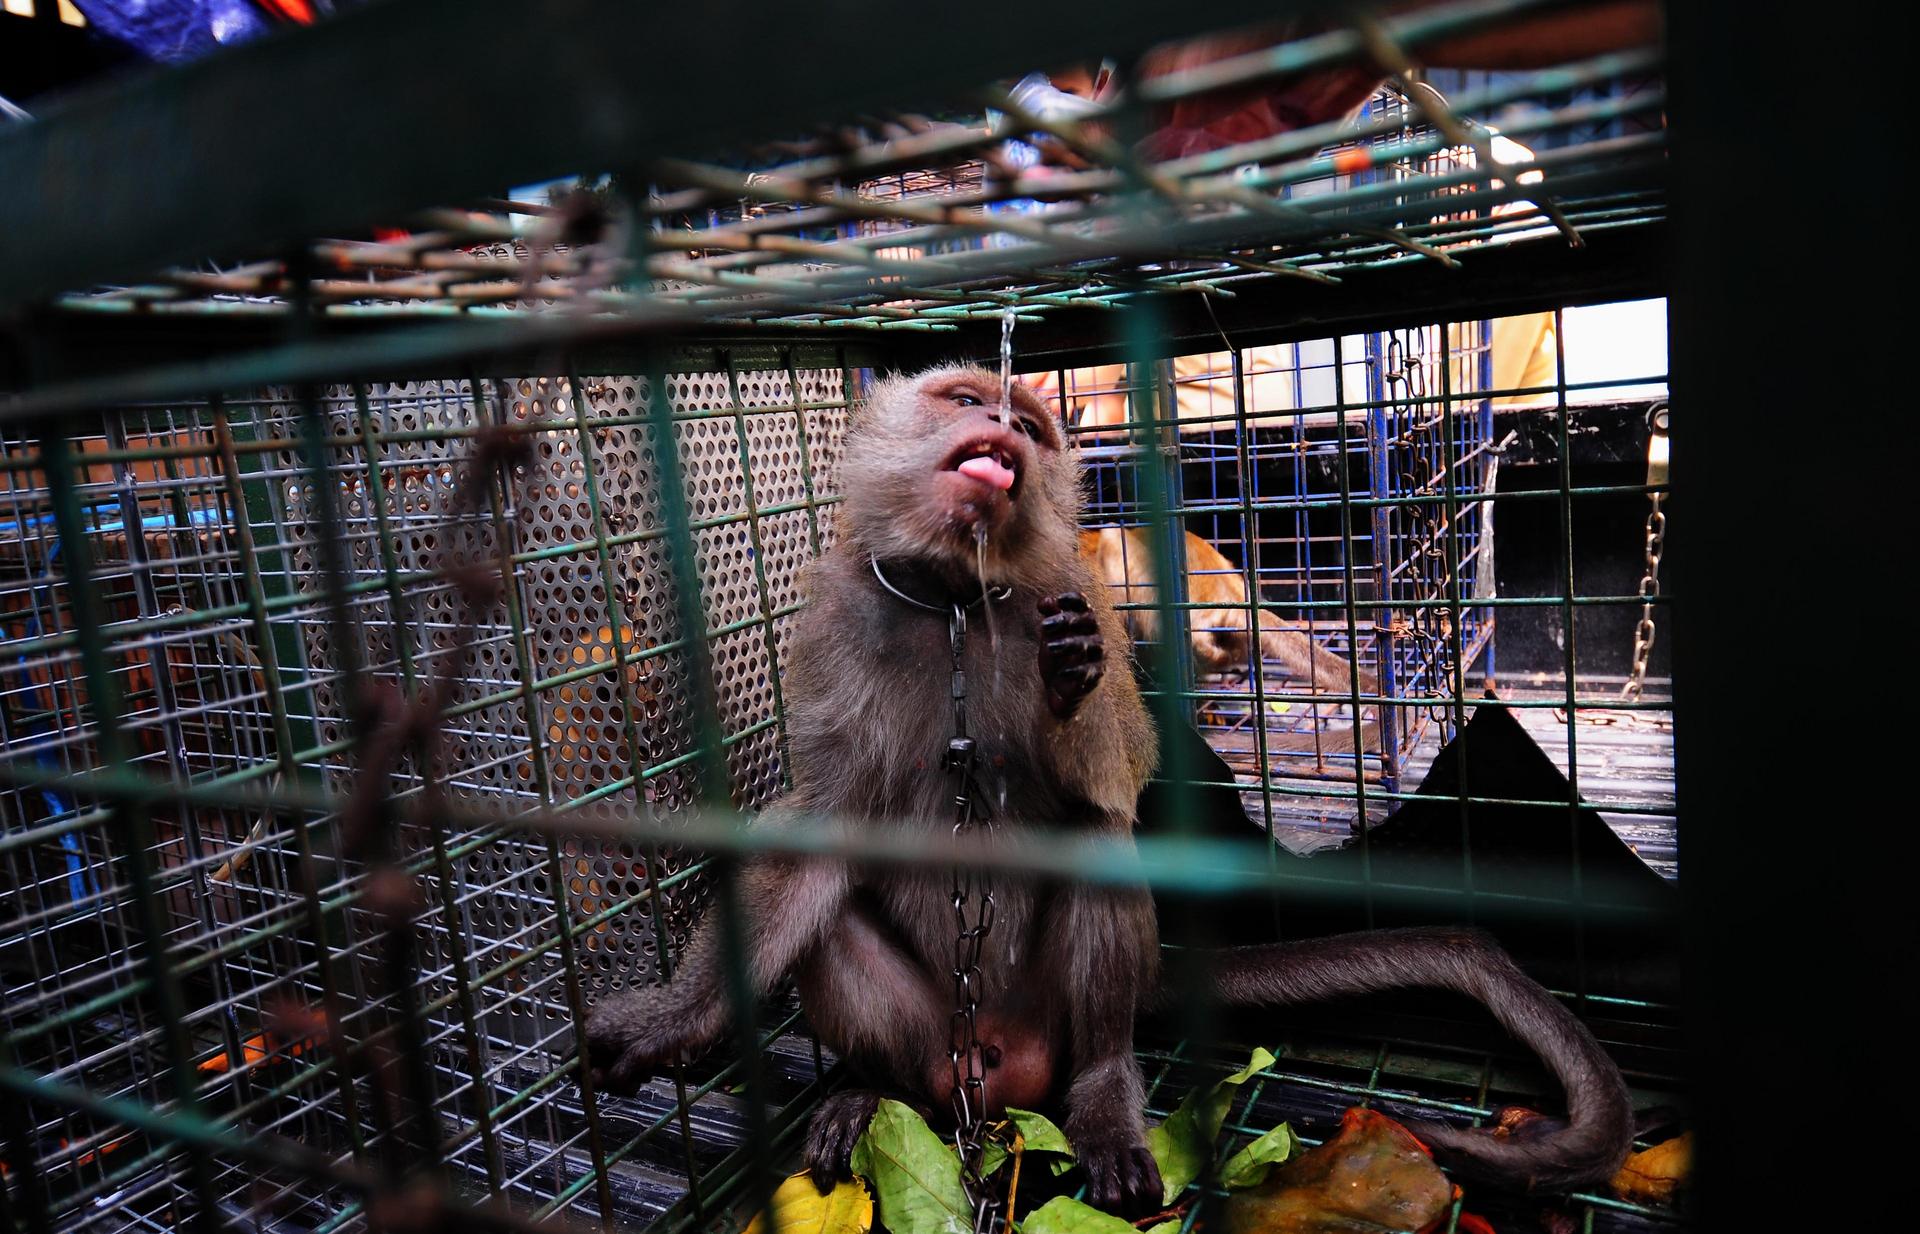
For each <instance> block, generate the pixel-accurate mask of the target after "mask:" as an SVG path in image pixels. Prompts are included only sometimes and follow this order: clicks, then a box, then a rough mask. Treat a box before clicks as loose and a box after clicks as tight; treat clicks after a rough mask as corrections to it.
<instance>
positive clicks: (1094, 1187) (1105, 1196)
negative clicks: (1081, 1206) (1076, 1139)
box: [1080, 1144, 1162, 1217]
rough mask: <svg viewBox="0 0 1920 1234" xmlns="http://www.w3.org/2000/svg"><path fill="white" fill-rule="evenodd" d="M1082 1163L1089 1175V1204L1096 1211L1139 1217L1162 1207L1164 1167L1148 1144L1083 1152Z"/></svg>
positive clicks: (1081, 1155)
mask: <svg viewBox="0 0 1920 1234" xmlns="http://www.w3.org/2000/svg"><path fill="white" fill-rule="evenodd" d="M1080 1164H1081V1165H1082V1166H1083V1167H1084V1168H1085V1169H1086V1172H1087V1202H1088V1203H1090V1204H1092V1205H1093V1206H1094V1207H1095V1208H1098V1209H1102V1210H1104V1211H1106V1212H1110V1213H1119V1214H1120V1215H1121V1216H1123V1217H1135V1216H1139V1215H1140V1214H1142V1213H1150V1212H1152V1211H1154V1210H1155V1209H1156V1208H1158V1207H1160V1198H1161V1190H1162V1188H1161V1184H1160V1167H1159V1165H1157V1164H1156V1163H1155V1162H1154V1160H1153V1154H1152V1153H1151V1152H1149V1151H1147V1146H1146V1145H1144V1144H1134V1145H1127V1146H1122V1147H1114V1148H1106V1147H1101V1148H1096V1149H1095V1150H1094V1151H1093V1152H1091V1153H1088V1152H1085V1151H1083V1152H1081V1154H1080Z"/></svg>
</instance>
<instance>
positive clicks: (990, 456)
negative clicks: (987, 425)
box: [941, 438, 1020, 498]
mask: <svg viewBox="0 0 1920 1234" xmlns="http://www.w3.org/2000/svg"><path fill="white" fill-rule="evenodd" d="M941 470H942V471H956V472H959V473H960V474H961V475H963V476H966V477H967V478H968V479H970V480H977V481H979V482H980V483H981V484H985V485H987V486H988V487H990V488H997V489H999V490H1000V491H1001V492H1003V493H1005V494H1006V495H1007V496H1008V497H1009V498H1011V497H1012V496H1013V493H1014V490H1015V489H1016V488H1018V487H1019V485H1020V459H1019V457H1018V456H1017V455H1016V454H1014V452H1013V451H1012V450H1009V449H1008V448H1006V447H1005V446H1002V445H998V444H996V443H994V442H992V441H989V440H986V439H984V438H982V439H978V440H975V441H969V442H967V443H966V444H965V445H963V446H961V447H960V448H959V449H958V450H955V451H954V452H953V453H952V454H951V455H949V456H948V458H947V461H946V463H945V464H944V465H943V466H942V467H941Z"/></svg>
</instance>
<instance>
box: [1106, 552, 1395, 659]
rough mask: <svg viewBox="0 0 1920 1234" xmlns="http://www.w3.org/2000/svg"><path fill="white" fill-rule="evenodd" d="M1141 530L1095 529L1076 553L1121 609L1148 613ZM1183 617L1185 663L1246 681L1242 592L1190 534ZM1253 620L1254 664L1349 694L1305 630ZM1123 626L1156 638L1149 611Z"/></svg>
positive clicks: (1270, 619)
mask: <svg viewBox="0 0 1920 1234" xmlns="http://www.w3.org/2000/svg"><path fill="white" fill-rule="evenodd" d="M1150 535H1151V533H1150V532H1149V531H1148V530H1147V529H1146V528H1144V527H1125V528H1122V527H1099V528H1095V529H1092V530H1088V531H1083V532H1081V533H1080V552H1081V553H1082V554H1083V555H1084V556H1085V557H1086V558H1087V560H1088V561H1089V562H1090V563H1091V564H1092V565H1093V567H1094V572H1095V574H1096V576H1097V577H1098V578H1100V579H1101V580H1103V581H1104V582H1105V583H1106V584H1107V586H1108V587H1110V588H1112V589H1113V590H1114V591H1115V592H1118V593H1119V594H1120V596H1121V597H1122V598H1123V599H1122V602H1123V603H1128V604H1140V605H1151V604H1153V603H1154V602H1155V601H1156V600H1157V599H1158V591H1159V589H1158V588H1157V587H1155V586H1154V579H1153V542H1152V540H1151V538H1150ZM1186 556H1187V563H1186V564H1187V602H1188V603H1190V604H1194V605H1198V606H1200V607H1196V608H1194V609H1192V610H1190V611H1189V613H1188V615H1187V622H1188V631H1189V634H1188V637H1189V639H1190V640H1191V642H1192V643H1193V658H1194V661H1195V663H1196V664H1198V665H1199V667H1200V669H1201V670H1202V671H1203V672H1208V673H1228V674H1237V675H1242V676H1244V675H1246V673H1247V672H1248V667H1249V665H1250V664H1253V663H1254V657H1253V643H1252V641H1251V640H1250V639H1249V638H1248V635H1247V631H1248V626H1247V609H1248V604H1247V585H1246V582H1245V581H1244V580H1243V579H1242V578H1241V576H1240V571H1239V568H1238V567H1237V566H1235V565H1234V564H1233V563H1232V562H1231V561H1228V560H1227V559H1226V557H1225V555H1224V554H1222V553H1221V552H1220V550H1219V549H1217V548H1215V547H1214V546H1213V545H1211V544H1209V543H1207V542H1206V541H1205V540H1203V539H1201V538H1200V537H1199V536H1197V535H1195V534H1193V533H1192V532H1191V531H1189V532H1187V533H1186ZM1257 611H1258V613H1259V618H1258V620H1259V625H1260V638H1259V644H1258V645H1259V649H1260V655H1261V657H1263V658H1265V659H1269V660H1278V661H1280V663H1282V664H1284V665H1286V666H1287V671H1288V672H1290V673H1292V674H1293V675H1294V676H1295V677H1297V678H1299V679H1300V680H1301V681H1302V682H1306V683H1309V684H1311V685H1312V686H1313V687H1314V688H1316V689H1319V690H1325V691H1329V692H1331V693H1336V694H1350V693H1352V689H1353V672H1352V668H1351V666H1350V665H1349V664H1348V663H1347V661H1345V660H1343V659H1341V658H1340V657H1339V656H1337V655H1335V654H1334V653H1333V652H1331V651H1328V650H1327V649H1326V648H1325V647H1322V646H1321V645H1320V644H1319V643H1317V642H1315V641H1314V638H1313V635H1311V634H1309V633H1308V632H1307V631H1305V630H1296V629H1290V628H1288V627H1287V626H1286V625H1284V624H1282V623H1281V621H1280V619H1279V618H1278V617H1276V616H1275V615H1274V614H1272V613H1271V612H1269V611H1267V610H1266V609H1264V608H1263V609H1259V610H1257ZM1125 616H1126V621H1127V626H1128V627H1129V629H1130V630H1131V631H1132V633H1133V636H1134V638H1136V639H1137V640H1139V641H1140V642H1143V643H1151V642H1155V641H1157V640H1158V639H1159V637H1160V614H1159V612H1158V611H1157V610H1155V609H1153V608H1133V609H1128V610H1127V611H1126V614H1125ZM1378 689H1379V685H1378V683H1377V682H1376V681H1375V679H1374V676H1373V674H1372V673H1369V672H1366V671H1364V670H1362V672H1361V673H1360V692H1361V693H1362V694H1373V693H1375V692H1376V691H1377V690H1378Z"/></svg>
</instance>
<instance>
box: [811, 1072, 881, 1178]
mask: <svg viewBox="0 0 1920 1234" xmlns="http://www.w3.org/2000/svg"><path fill="white" fill-rule="evenodd" d="M879 1107H880V1094H879V1093H877V1092H875V1091H874V1090H872V1089H870V1088H854V1089H849V1090H847V1091H846V1092H842V1093H835V1094H834V1095H833V1096H831V1097H828V1098H827V1099H826V1100H825V1101H823V1102H821V1103H820V1108H819V1109H818V1110H815V1111H814V1112H813V1121H812V1122H811V1123H809V1124H807V1149H806V1159H807V1173H808V1174H809V1175H811V1176H812V1178H813V1185H814V1186H816V1187H818V1188H820V1194H821V1195H825V1194H827V1192H829V1191H832V1190H833V1185H834V1184H835V1183H838V1182H845V1181H846V1180H847V1179H850V1178H852V1177H853V1171H852V1169H851V1166H850V1163H851V1161H852V1158H853V1146H854V1145H855V1144H856V1143H858V1142H859V1139H860V1136H861V1135H862V1133H864V1132H865V1131H866V1129H867V1124H868V1123H869V1122H871V1121H872V1120H873V1112H874V1111H875V1110H876V1109H878V1108H879Z"/></svg>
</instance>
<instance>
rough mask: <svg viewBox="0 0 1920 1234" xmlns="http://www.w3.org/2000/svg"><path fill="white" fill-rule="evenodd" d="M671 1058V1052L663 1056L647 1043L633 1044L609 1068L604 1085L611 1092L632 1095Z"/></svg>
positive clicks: (626, 1095) (624, 1095)
mask: <svg viewBox="0 0 1920 1234" xmlns="http://www.w3.org/2000/svg"><path fill="white" fill-rule="evenodd" d="M671 1059H672V1054H671V1052H669V1053H668V1054H666V1055H665V1056H662V1054H661V1053H660V1052H659V1050H657V1049H652V1048H648V1047H647V1046H645V1045H636V1046H633V1047H631V1048H629V1049H628V1050H627V1051H626V1052H625V1053H623V1054H622V1055H621V1056H620V1058H619V1061H617V1062H615V1063H614V1064H613V1066H612V1067H611V1068H609V1069H608V1070H607V1072H606V1083H605V1085H604V1087H605V1089H606V1091H608V1092H610V1093H619V1094H620V1095H621V1096H623V1097H630V1096H632V1095H633V1094H634V1093H636V1092H638V1091H639V1090H640V1086H641V1085H642V1084H645V1083H646V1082H647V1081H648V1080H651V1079H652V1078H653V1077H654V1075H655V1074H656V1073H658V1072H659V1070H660V1068H661V1067H662V1066H664V1065H665V1064H666V1063H668V1062H669V1061H671Z"/></svg>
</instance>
